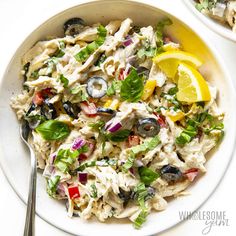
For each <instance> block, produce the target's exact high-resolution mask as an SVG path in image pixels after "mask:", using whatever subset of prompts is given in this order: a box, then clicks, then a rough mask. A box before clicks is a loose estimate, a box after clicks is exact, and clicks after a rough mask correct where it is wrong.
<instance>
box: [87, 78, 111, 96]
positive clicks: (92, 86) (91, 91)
mask: <svg viewBox="0 0 236 236" xmlns="http://www.w3.org/2000/svg"><path fill="white" fill-rule="evenodd" d="M106 91H107V82H106V81H105V80H104V79H103V78H102V77H98V76H94V77H91V78H89V79H88V81H87V93H88V95H89V96H90V97H92V98H101V97H103V96H104V95H105V94H106Z"/></svg>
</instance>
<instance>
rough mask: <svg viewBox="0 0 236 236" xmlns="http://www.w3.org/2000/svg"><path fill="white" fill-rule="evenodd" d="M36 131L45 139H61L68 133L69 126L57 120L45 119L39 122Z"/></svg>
mask: <svg viewBox="0 0 236 236" xmlns="http://www.w3.org/2000/svg"><path fill="white" fill-rule="evenodd" d="M36 131H37V132H38V133H39V134H40V135H41V136H42V138H43V139H45V140H62V139H64V138H66V137H67V136H68V135H69V134H70V129H69V126H68V125H67V124H65V123H64V122H61V121H58V120H47V121H45V122H43V123H42V124H40V125H39V126H38V127H37V128H36Z"/></svg>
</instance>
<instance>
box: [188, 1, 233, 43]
mask: <svg viewBox="0 0 236 236" xmlns="http://www.w3.org/2000/svg"><path fill="white" fill-rule="evenodd" d="M184 2H185V4H186V6H187V7H188V8H189V9H190V10H191V11H192V12H193V13H194V14H195V15H196V16H197V17H198V18H199V19H200V20H201V21H202V22H203V23H204V24H205V25H206V26H207V27H209V28H210V29H211V30H213V31H214V32H215V33H217V34H219V35H221V36H223V37H224V38H227V39H229V40H231V41H234V42H236V33H234V32H233V31H232V30H231V28H230V27H229V26H228V25H227V24H221V23H220V22H218V21H217V20H214V19H212V18H211V17H208V16H205V15H204V14H202V13H201V12H199V11H198V10H197V9H196V7H195V5H196V2H195V1H194V0H184Z"/></svg>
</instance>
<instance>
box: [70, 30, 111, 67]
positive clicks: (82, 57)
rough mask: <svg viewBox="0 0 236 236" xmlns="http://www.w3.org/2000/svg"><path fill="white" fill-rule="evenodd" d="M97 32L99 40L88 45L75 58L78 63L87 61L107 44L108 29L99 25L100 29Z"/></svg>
mask: <svg viewBox="0 0 236 236" xmlns="http://www.w3.org/2000/svg"><path fill="white" fill-rule="evenodd" d="M97 32H98V38H97V39H96V40H95V41H93V42H92V43H90V44H88V45H87V46H86V47H85V48H83V49H82V50H81V51H79V52H78V53H77V54H76V55H75V56H74V57H75V59H76V60H77V61H79V62H84V61H86V60H87V59H88V57H89V56H90V55H91V54H92V53H93V52H94V51H95V50H97V49H98V48H99V47H100V46H101V45H102V44H103V43H104V42H105V39H106V34H107V30H106V28H105V27H104V26H102V25H99V27H98V28H97Z"/></svg>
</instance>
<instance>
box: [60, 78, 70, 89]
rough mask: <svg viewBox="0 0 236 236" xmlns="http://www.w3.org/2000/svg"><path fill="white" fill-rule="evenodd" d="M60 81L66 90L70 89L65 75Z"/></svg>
mask: <svg viewBox="0 0 236 236" xmlns="http://www.w3.org/2000/svg"><path fill="white" fill-rule="evenodd" d="M59 80H60V81H61V83H62V84H63V87H64V88H67V87H68V84H69V80H68V79H67V78H66V77H65V76H64V75H60V77H59Z"/></svg>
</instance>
